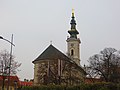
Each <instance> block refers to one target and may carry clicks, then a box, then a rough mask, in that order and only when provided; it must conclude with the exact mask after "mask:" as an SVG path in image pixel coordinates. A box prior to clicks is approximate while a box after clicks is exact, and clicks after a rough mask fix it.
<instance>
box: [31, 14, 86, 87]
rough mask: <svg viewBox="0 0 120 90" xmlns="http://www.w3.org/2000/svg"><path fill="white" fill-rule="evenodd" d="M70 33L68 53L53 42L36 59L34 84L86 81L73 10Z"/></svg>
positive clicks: (72, 83)
mask: <svg viewBox="0 0 120 90" xmlns="http://www.w3.org/2000/svg"><path fill="white" fill-rule="evenodd" d="M70 24H71V29H70V30H68V33H69V34H70V36H69V37H67V40H66V41H67V55H65V54H63V53H62V52H61V51H59V50H58V49H57V48H55V47H54V46H53V45H52V44H51V45H49V46H48V48H47V49H46V50H45V51H44V52H43V53H42V54H40V55H39V56H38V57H37V58H36V59H35V60H34V61H33V64H34V85H48V84H54V85H77V84H80V83H82V82H84V79H85V76H86V72H85V71H84V69H83V68H82V67H81V65H80V43H81V42H80V39H79V38H78V37H77V35H78V34H79V32H78V31H77V30H76V21H75V17H74V12H72V19H71V22H70Z"/></svg>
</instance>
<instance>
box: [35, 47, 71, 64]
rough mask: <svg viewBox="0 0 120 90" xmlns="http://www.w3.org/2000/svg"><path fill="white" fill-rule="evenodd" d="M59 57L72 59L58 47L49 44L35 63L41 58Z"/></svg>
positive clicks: (51, 58) (53, 58) (54, 58)
mask: <svg viewBox="0 0 120 90" xmlns="http://www.w3.org/2000/svg"><path fill="white" fill-rule="evenodd" d="M58 59H61V60H70V58H68V57H67V56H66V55H65V54H63V53H62V52H61V51H59V50H58V49H56V48H55V47H54V46H53V45H49V46H48V48H47V49H46V50H45V51H44V52H43V53H42V54H41V55H39V56H38V57H37V58H36V59H35V60H34V61H33V63H34V62H35V61H39V60H58Z"/></svg>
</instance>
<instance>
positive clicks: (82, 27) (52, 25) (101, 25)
mask: <svg viewBox="0 0 120 90" xmlns="http://www.w3.org/2000/svg"><path fill="white" fill-rule="evenodd" d="M72 8H74V9H75V19H76V21H77V30H78V31H79V32H80V35H79V37H80V39H81V41H82V43H81V47H80V48H81V64H82V65H83V64H86V63H87V60H88V58H89V57H90V56H92V55H93V54H95V53H99V51H100V50H102V49H104V48H105V47H113V48H116V49H118V50H119V49H120V41H119V39H120V35H119V34H120V0H0V35H2V36H4V37H5V38H6V39H9V40H10V38H11V34H14V44H15V45H16V46H15V47H14V49H13V53H14V55H15V56H16V60H17V61H18V62H21V63H22V66H21V67H20V69H21V71H20V72H19V73H18V76H19V77H20V79H24V78H28V79H30V78H33V70H34V67H33V64H32V61H33V60H34V59H35V58H36V57H37V56H38V55H40V54H41V52H42V51H43V50H45V48H46V47H47V46H49V44H50V41H51V40H52V42H53V45H54V46H55V47H56V48H58V49H59V50H60V51H62V52H64V53H66V38H67V36H68V33H67V31H68V30H69V29H70V24H69V23H70V20H71V10H72ZM4 49H7V50H10V45H9V44H8V43H7V42H5V41H3V40H0V50H4Z"/></svg>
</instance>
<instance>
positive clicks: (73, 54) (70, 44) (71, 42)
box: [66, 10, 81, 65]
mask: <svg viewBox="0 0 120 90" xmlns="http://www.w3.org/2000/svg"><path fill="white" fill-rule="evenodd" d="M71 18H72V19H71V22H70V24H71V29H70V30H68V33H69V34H70V36H68V37H67V40H66V41H67V54H68V57H70V58H71V59H72V60H73V61H75V63H76V64H78V65H80V48H79V47H80V43H81V41H80V39H79V38H78V37H77V35H78V34H79V32H78V31H77V30H76V21H75V16H74V10H72V17H71Z"/></svg>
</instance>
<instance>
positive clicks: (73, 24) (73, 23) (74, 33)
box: [68, 9, 79, 39]
mask: <svg viewBox="0 0 120 90" xmlns="http://www.w3.org/2000/svg"><path fill="white" fill-rule="evenodd" d="M71 18H72V19H71V21H70V24H71V30H69V31H68V33H69V34H70V37H71V38H76V39H77V34H79V32H78V31H77V30H76V21H75V16H74V9H72V17H71Z"/></svg>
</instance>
